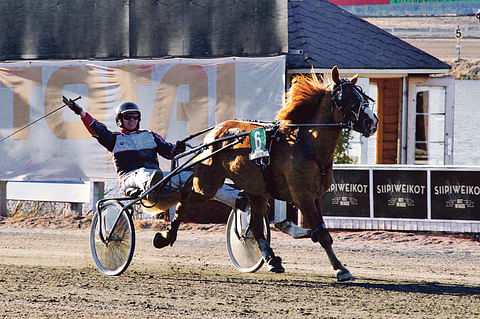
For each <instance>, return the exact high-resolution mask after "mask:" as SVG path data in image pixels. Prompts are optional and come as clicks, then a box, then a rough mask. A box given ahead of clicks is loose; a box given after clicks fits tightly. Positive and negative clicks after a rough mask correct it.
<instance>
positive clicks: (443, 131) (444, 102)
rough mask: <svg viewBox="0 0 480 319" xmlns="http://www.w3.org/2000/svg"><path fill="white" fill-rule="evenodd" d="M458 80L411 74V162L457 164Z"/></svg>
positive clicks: (409, 134)
mask: <svg viewBox="0 0 480 319" xmlns="http://www.w3.org/2000/svg"><path fill="white" fill-rule="evenodd" d="M454 105H455V80H454V79H453V78H451V77H444V78H426V77H425V78H420V77H414V78H409V85H408V125H407V164H426V165H452V164H453V116H454Z"/></svg>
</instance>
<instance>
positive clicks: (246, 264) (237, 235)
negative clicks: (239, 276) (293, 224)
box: [227, 205, 270, 272]
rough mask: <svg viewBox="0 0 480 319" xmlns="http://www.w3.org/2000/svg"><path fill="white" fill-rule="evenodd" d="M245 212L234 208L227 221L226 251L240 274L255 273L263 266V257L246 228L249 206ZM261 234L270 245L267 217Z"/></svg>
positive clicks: (255, 241)
mask: <svg viewBox="0 0 480 319" xmlns="http://www.w3.org/2000/svg"><path fill="white" fill-rule="evenodd" d="M246 210H247V212H243V211H241V210H240V209H237V208H234V209H232V211H231V212H230V216H229V217H228V221H227V251H228V255H229V257H230V259H231V260H232V262H233V265H234V266H235V267H236V268H238V269H239V270H240V271H242V272H255V271H257V270H258V269H260V267H261V266H262V265H263V257H262V253H261V251H260V248H259V247H258V244H257V240H256V239H255V238H254V237H253V234H252V233H251V231H249V230H248V229H247V228H248V222H249V219H250V205H248V206H247V209H246ZM263 233H264V236H265V238H266V239H267V241H268V242H269V243H270V227H269V222H268V217H267V216H265V217H264V219H263Z"/></svg>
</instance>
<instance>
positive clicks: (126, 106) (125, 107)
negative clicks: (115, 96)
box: [115, 102, 142, 129]
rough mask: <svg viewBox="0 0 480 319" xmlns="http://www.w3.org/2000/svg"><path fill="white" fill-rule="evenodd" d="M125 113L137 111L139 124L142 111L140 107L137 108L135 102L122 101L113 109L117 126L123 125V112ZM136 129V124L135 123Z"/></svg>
mask: <svg viewBox="0 0 480 319" xmlns="http://www.w3.org/2000/svg"><path fill="white" fill-rule="evenodd" d="M125 113H138V116H139V119H138V123H139V124H140V120H141V118H142V113H140V109H139V108H138V106H137V104H135V103H133V102H124V103H122V104H120V105H119V106H118V107H117V110H116V111H115V122H117V125H118V127H121V128H122V127H123V122H122V119H123V114H125ZM137 129H138V125H137Z"/></svg>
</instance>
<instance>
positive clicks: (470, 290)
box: [334, 278, 480, 296]
mask: <svg viewBox="0 0 480 319" xmlns="http://www.w3.org/2000/svg"><path fill="white" fill-rule="evenodd" d="M363 280H365V281H368V282H357V281H351V282H345V283H335V284H334V285H335V286H345V285H346V286H348V287H358V288H362V289H369V290H370V289H372V290H383V291H390V292H404V293H408V292H413V293H423V294H429V295H451V296H465V295H470V296H480V287H475V286H467V285H459V284H451V285H449V284H445V283H438V282H418V283H409V282H385V281H379V280H376V279H367V278H365V279H363Z"/></svg>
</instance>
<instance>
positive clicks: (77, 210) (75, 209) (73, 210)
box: [69, 203, 83, 216]
mask: <svg viewBox="0 0 480 319" xmlns="http://www.w3.org/2000/svg"><path fill="white" fill-rule="evenodd" d="M69 206H70V214H72V215H77V216H82V207H83V204H82V203H70V204H69Z"/></svg>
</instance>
